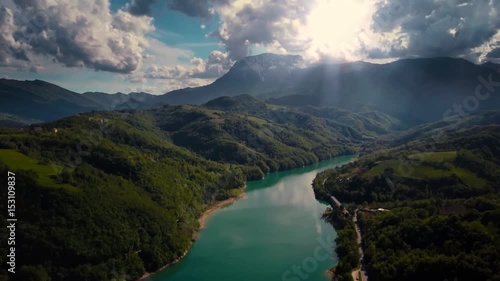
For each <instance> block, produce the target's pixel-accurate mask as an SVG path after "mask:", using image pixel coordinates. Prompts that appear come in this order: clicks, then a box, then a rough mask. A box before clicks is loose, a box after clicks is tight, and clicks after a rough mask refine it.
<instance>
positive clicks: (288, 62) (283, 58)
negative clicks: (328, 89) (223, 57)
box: [233, 53, 302, 70]
mask: <svg viewBox="0 0 500 281" xmlns="http://www.w3.org/2000/svg"><path fill="white" fill-rule="evenodd" d="M301 62H302V57H301V56H299V55H278V54H272V53H263V54H260V55H255V56H248V57H245V58H243V59H241V60H239V61H237V62H236V63H235V64H234V66H233V68H242V67H244V68H246V67H250V68H253V69H255V70H268V69H275V68H293V67H297V65H298V64H300V63H301Z"/></svg>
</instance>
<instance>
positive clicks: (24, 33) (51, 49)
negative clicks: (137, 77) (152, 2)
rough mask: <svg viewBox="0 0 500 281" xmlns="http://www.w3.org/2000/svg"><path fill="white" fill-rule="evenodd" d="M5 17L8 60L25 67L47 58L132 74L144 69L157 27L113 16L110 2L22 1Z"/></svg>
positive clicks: (1, 28) (0, 30)
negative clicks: (144, 57) (149, 41)
mask: <svg viewBox="0 0 500 281" xmlns="http://www.w3.org/2000/svg"><path fill="white" fill-rule="evenodd" d="M0 14H2V15H1V16H0V17H1V21H0V34H2V39H1V40H2V42H1V43H2V45H4V46H5V47H4V48H3V52H2V55H1V56H2V61H3V63H4V64H7V65H9V66H16V65H22V66H23V67H24V68H25V69H28V68H30V67H33V66H36V62H37V60H40V59H41V58H44V57H45V58H48V59H50V60H51V61H53V62H55V63H59V64H63V65H65V66H67V67H85V68H92V69H95V70H103V71H111V72H118V73H130V72H133V71H134V70H136V69H137V68H138V67H139V66H140V65H141V61H142V52H143V51H144V49H145V48H146V46H147V41H146V38H145V34H147V33H148V32H152V31H154V29H155V28H154V26H153V25H152V20H153V19H152V18H150V17H133V16H131V15H130V14H128V13H126V12H124V11H122V10H119V11H118V12H117V13H115V14H112V13H111V12H110V7H109V2H108V1H106V0H89V1H65V0H37V1H31V0H19V1H17V2H16V7H15V9H11V8H7V7H2V8H1V11H0ZM14 34H15V35H16V36H13V35H14Z"/></svg>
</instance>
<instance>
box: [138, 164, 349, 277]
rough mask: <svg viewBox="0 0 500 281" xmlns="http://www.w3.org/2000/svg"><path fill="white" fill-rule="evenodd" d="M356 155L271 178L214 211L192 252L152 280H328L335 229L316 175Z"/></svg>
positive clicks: (250, 185) (333, 257)
mask: <svg viewBox="0 0 500 281" xmlns="http://www.w3.org/2000/svg"><path fill="white" fill-rule="evenodd" d="M351 159H353V157H352V156H342V157H336V158H334V159H331V160H327V161H323V162H321V163H318V164H315V165H311V166H307V167H304V168H299V169H294V170H290V171H285V172H278V173H272V174H268V175H266V177H265V178H264V179H262V180H258V181H251V182H248V185H247V189H246V197H245V198H243V199H240V200H239V201H237V202H236V203H234V204H232V205H229V206H227V207H224V208H222V209H220V210H218V211H217V212H216V213H214V214H213V215H212V216H211V217H210V218H209V219H208V221H207V224H206V226H205V228H204V229H202V230H201V231H200V233H199V234H198V239H197V241H196V242H195V243H194V244H193V246H192V247H191V249H190V251H189V253H188V254H187V255H186V256H185V257H184V258H183V259H182V260H181V261H180V262H179V263H177V264H176V265H174V266H172V267H169V268H167V269H165V270H163V271H161V272H159V273H157V274H154V275H152V276H151V277H150V278H148V279H147V280H148V281H216V280H217V281H235V280H238V281H273V280H276V281H300V280H310V281H327V280H328V278H327V277H326V275H325V270H327V269H328V268H330V267H332V266H334V265H336V264H337V259H336V255H335V253H334V252H333V251H332V249H333V248H334V247H335V242H332V241H334V239H335V238H336V232H335V229H333V227H332V226H331V225H329V224H327V223H325V222H324V221H323V220H322V219H321V213H322V212H323V211H324V209H325V208H326V205H325V204H323V203H320V202H318V201H317V200H316V199H315V198H314V193H313V190H312V187H311V183H312V180H313V179H314V177H315V176H316V174H317V173H318V172H320V171H322V170H324V169H327V168H331V167H335V166H339V165H343V164H346V163H348V162H349V161H350V160H351Z"/></svg>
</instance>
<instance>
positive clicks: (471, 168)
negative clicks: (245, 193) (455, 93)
mask: <svg viewBox="0 0 500 281" xmlns="http://www.w3.org/2000/svg"><path fill="white" fill-rule="evenodd" d="M498 116H499V115H498V113H494V112H486V113H481V114H476V115H473V116H470V117H468V118H464V119H461V120H458V119H454V120H448V121H442V122H438V123H434V124H427V125H424V126H421V127H418V128H414V129H412V130H410V131H407V132H404V133H402V134H398V135H396V136H393V138H394V139H393V140H392V141H391V142H390V143H391V144H392V145H394V146H393V147H392V148H390V149H379V150H377V151H376V152H374V153H371V154H368V155H366V156H364V157H361V158H359V159H358V160H357V161H355V162H353V163H350V164H348V165H346V166H344V167H342V168H338V169H330V170H327V171H324V172H322V173H320V174H318V176H317V177H316V179H315V181H314V184H313V186H314V191H315V194H316V197H317V198H321V199H327V198H328V197H329V196H330V195H333V196H335V197H336V198H337V199H338V200H340V201H341V202H342V203H344V204H347V209H349V210H354V209H358V208H359V211H358V219H359V226H360V228H361V232H362V238H363V242H362V245H363V249H364V253H365V257H364V263H365V265H366V268H367V272H368V276H369V279H370V280H372V281H379V280H380V281H382V280H383V281H391V280H436V281H438V280H440V281H442V280H458V281H460V280H500V274H499V272H500V255H499V254H500V243H499V241H500V239H499V238H500V224H499V222H500V196H499V195H498V194H499V191H500V186H499V185H498V182H499V180H500V150H499V149H500V126H498V125H497V124H498ZM379 208H383V209H386V210H388V211H384V210H379ZM338 212H339V211H337V213H338ZM351 213H352V212H351ZM341 219H343V220H345V218H341ZM335 221H339V218H336V219H335ZM355 251H357V249H356V248H351V255H354V254H355ZM346 256H347V257H348V256H349V255H348V254H346V253H342V254H341V253H339V257H340V262H341V263H339V266H340V265H341V264H345V263H346V262H347V261H348V260H349V259H348V258H343V257H346ZM343 259H347V260H344V261H343Z"/></svg>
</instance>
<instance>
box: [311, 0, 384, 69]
mask: <svg viewBox="0 0 500 281" xmlns="http://www.w3.org/2000/svg"><path fill="white" fill-rule="evenodd" d="M373 11H374V1H371V0H318V1H317V5H316V6H315V7H314V8H313V10H312V11H311V13H310V14H309V15H308V17H307V25H306V27H305V29H304V32H305V33H306V34H307V36H308V38H310V40H311V44H312V49H313V50H315V51H319V52H321V53H323V54H328V55H330V56H332V57H340V58H343V59H346V60H355V59H356V58H355V53H356V49H357V48H359V40H358V34H359V32H360V30H362V29H365V28H368V27H369V23H370V22H371V16H372V14H373Z"/></svg>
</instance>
